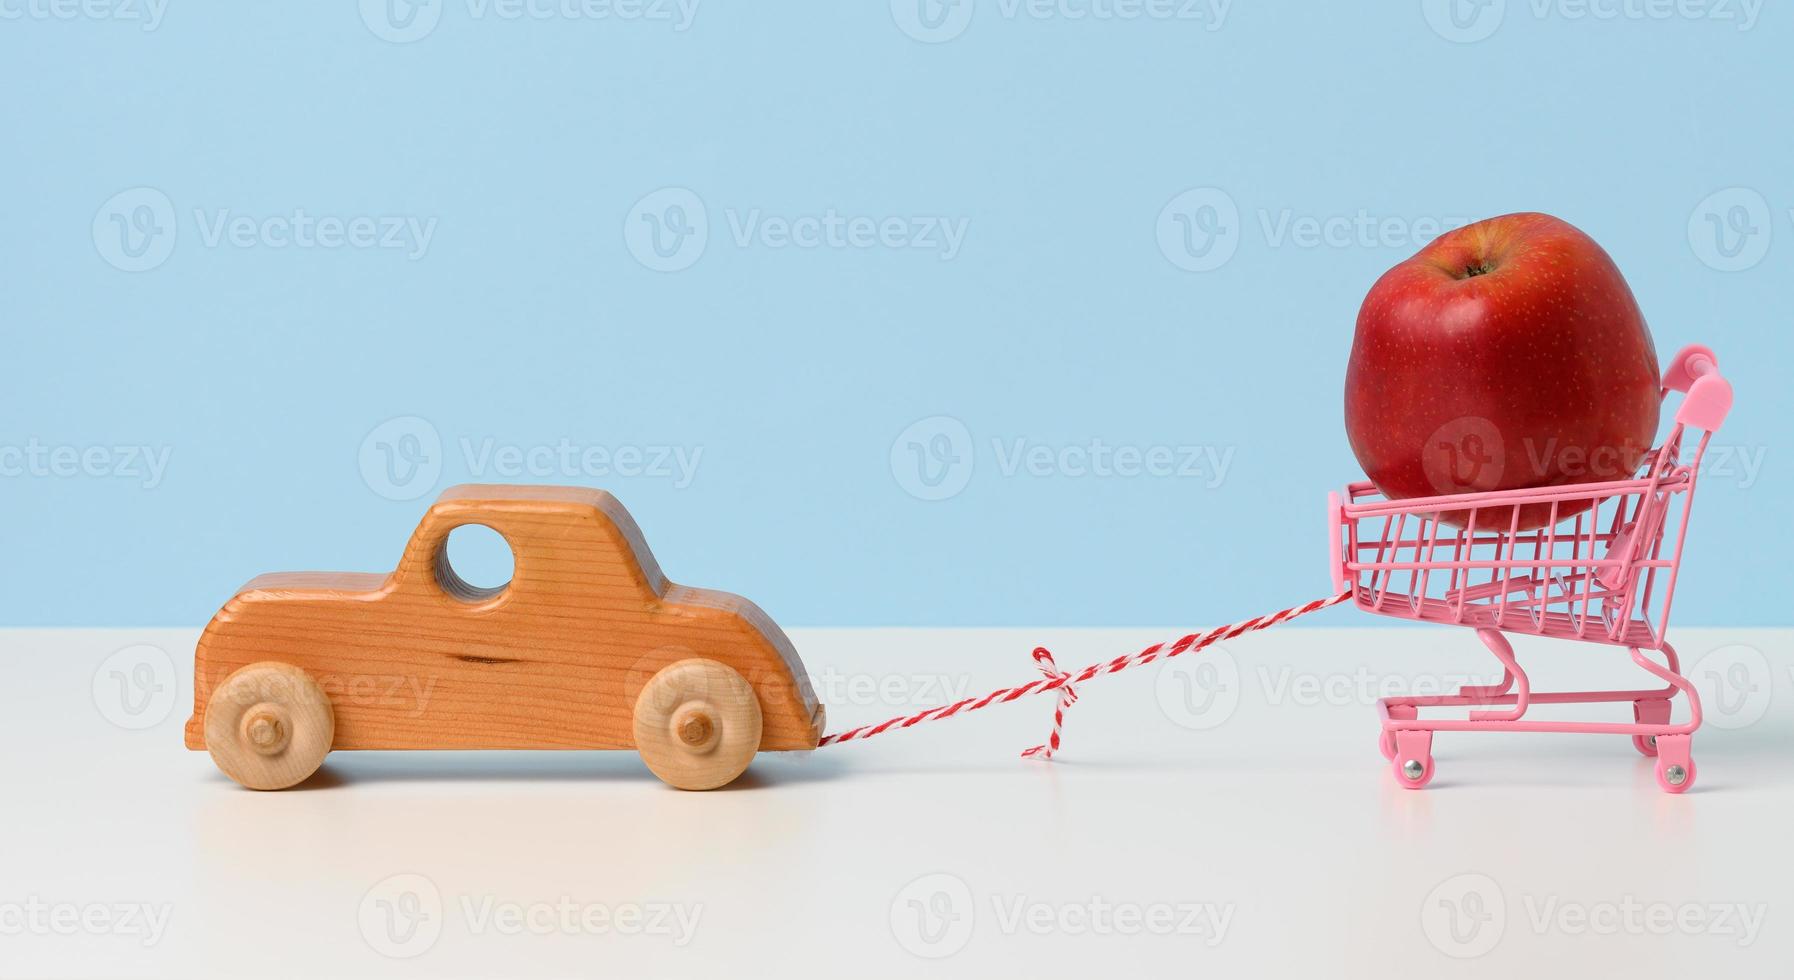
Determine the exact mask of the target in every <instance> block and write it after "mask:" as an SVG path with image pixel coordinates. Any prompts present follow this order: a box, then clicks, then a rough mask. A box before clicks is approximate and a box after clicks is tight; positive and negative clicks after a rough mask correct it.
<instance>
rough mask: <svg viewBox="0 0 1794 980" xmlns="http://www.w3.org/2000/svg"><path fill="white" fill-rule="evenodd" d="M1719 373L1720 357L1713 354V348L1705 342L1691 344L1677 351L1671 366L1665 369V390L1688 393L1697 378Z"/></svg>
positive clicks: (1670, 363)
mask: <svg viewBox="0 0 1794 980" xmlns="http://www.w3.org/2000/svg"><path fill="white" fill-rule="evenodd" d="M1718 373H1719V358H1718V357H1716V356H1715V355H1714V354H1713V349H1712V348H1711V347H1708V346H1706V345H1704V344H1689V345H1688V346H1687V347H1684V348H1682V349H1681V350H1679V351H1677V352H1676V356H1675V357H1674V358H1672V359H1671V360H1670V362H1669V367H1666V368H1664V369H1663V390H1664V391H1680V392H1683V393H1684V394H1686V393H1687V391H1688V389H1689V388H1691V387H1693V386H1694V380H1695V379H1696V378H1700V377H1705V376H1706V375H1709V374H1718Z"/></svg>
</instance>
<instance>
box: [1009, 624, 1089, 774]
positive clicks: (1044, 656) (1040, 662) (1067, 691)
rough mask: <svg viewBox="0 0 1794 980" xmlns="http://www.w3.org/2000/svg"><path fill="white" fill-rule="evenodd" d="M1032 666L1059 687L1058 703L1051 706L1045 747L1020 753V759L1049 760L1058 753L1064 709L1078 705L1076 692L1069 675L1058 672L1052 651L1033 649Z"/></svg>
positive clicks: (1040, 746)
mask: <svg viewBox="0 0 1794 980" xmlns="http://www.w3.org/2000/svg"><path fill="white" fill-rule="evenodd" d="M1034 665H1035V666H1036V667H1039V668H1040V672H1041V673H1043V674H1045V675H1046V676H1047V680H1048V681H1049V682H1050V683H1056V684H1058V685H1059V701H1058V703H1057V704H1055V705H1054V706H1053V732H1052V734H1051V735H1049V736H1047V740H1046V744H1045V745H1036V746H1034V747H1033V748H1031V749H1027V750H1024V751H1023V752H1022V758H1024V759H1029V758H1034V757H1037V756H1038V757H1039V758H1041V759H1051V758H1052V757H1053V753H1054V752H1057V751H1059V731H1060V729H1062V728H1064V727H1065V709H1066V708H1069V707H1071V706H1072V705H1074V704H1077V703H1078V692H1077V690H1076V689H1075V688H1073V687H1072V686H1071V683H1070V681H1071V675H1070V674H1068V673H1066V672H1064V671H1062V670H1060V669H1059V664H1058V663H1057V662H1055V661H1054V660H1053V651H1051V650H1048V649H1047V648H1046V647H1035V648H1034Z"/></svg>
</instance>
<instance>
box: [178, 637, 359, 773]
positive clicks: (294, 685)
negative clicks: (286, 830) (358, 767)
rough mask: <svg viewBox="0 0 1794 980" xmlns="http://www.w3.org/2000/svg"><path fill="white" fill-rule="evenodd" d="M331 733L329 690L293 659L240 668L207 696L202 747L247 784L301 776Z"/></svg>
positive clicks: (311, 768)
mask: <svg viewBox="0 0 1794 980" xmlns="http://www.w3.org/2000/svg"><path fill="white" fill-rule="evenodd" d="M335 738H336V711H335V710H334V709H333V708H331V706H330V697H329V695H327V694H325V693H324V689H323V688H322V687H319V686H318V682H317V681H315V680H313V679H312V678H311V675H310V674H307V673H306V672H305V671H303V670H300V669H299V668H298V667H295V666H293V665H292V664H283V663H277V662H274V661H271V660H270V661H263V662H261V663H254V664H250V665H248V666H247V667H243V668H240V669H238V670H237V671H235V672H234V673H232V674H231V675H230V676H229V677H226V678H225V679H224V683H222V684H219V685H218V687H217V689H216V690H214V691H213V692H212V697H211V699H210V700H208V701H207V702H206V750H207V751H209V752H211V753H212V761H213V762H215V763H217V765H218V768H219V769H220V770H222V771H223V772H224V774H225V775H226V776H229V777H230V778H232V779H234V780H236V781H237V782H239V783H242V784H243V785H244V786H247V787H249V788H250V789H286V788H287V787H289V786H294V785H297V784H299V783H302V782H304V781H305V780H306V778H307V777H309V776H310V775H311V774H312V773H314V772H317V771H318V766H320V765H322V764H323V763H324V756H325V755H327V754H328V753H329V752H330V744H331V742H332V741H333V740H334V739H335Z"/></svg>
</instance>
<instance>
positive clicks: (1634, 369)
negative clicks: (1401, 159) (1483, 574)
mask: <svg viewBox="0 0 1794 980" xmlns="http://www.w3.org/2000/svg"><path fill="white" fill-rule="evenodd" d="M1658 383H1659V377H1658V373H1657V352H1656V349H1655V346H1654V345H1653V344H1652V343H1651V333H1650V331H1649V330H1648V329H1647V328H1646V327H1645V322H1644V316H1643V315H1642V314H1640V313H1639V311H1638V301H1637V300H1635V299H1633V298H1632V290H1631V289H1630V288H1629V287H1627V285H1626V280H1625V279H1623V278H1621V276H1620V270H1619V269H1618V268H1617V267H1615V266H1614V264H1613V259H1611V258H1610V257H1608V255H1607V252H1606V251H1604V250H1603V249H1602V248H1601V246H1599V245H1597V244H1595V242H1594V239H1592V238H1589V237H1588V236H1587V235H1585V234H1583V233H1582V232H1581V231H1578V230H1577V229H1576V228H1574V227H1572V226H1571V225H1570V224H1569V223H1568V222H1565V221H1563V220H1561V219H1558V218H1554V217H1552V216H1550V215H1548V214H1531V213H1526V214H1507V215H1502V216H1501V217H1498V218H1490V219H1488V220H1487V221H1479V222H1477V223H1476V224H1473V225H1466V226H1465V227H1462V228H1458V229H1455V230H1453V231H1448V232H1446V233H1445V234H1443V235H1440V236H1439V237H1438V238H1436V239H1434V240H1433V242H1432V243H1431V244H1429V245H1427V246H1426V247H1425V248H1423V249H1421V250H1420V251H1419V252H1418V253H1416V254H1415V255H1414V257H1413V258H1410V259H1408V260H1407V261H1406V262H1403V263H1401V264H1400V265H1398V266H1396V267H1395V268H1393V269H1390V270H1389V271H1388V272H1385V273H1383V276H1382V278H1380V279H1378V280H1377V283H1376V285H1374V286H1372V287H1371V289H1370V294H1369V295H1367V296H1365V297H1364V306H1363V307H1362V308H1360V309H1359V311H1358V332H1357V335H1356V336H1355V337H1354V338H1353V340H1352V360H1351V364H1350V366H1349V367H1347V369H1346V390H1345V424H1346V435H1347V436H1348V437H1349V438H1350V439H1351V442H1352V452H1353V453H1354V454H1356V455H1357V457H1358V462H1359V463H1360V464H1361V465H1362V466H1363V467H1364V474H1365V476H1367V477H1368V478H1369V479H1370V481H1371V482H1372V483H1374V484H1376V486H1377V489H1378V490H1380V491H1382V492H1383V494H1384V495H1385V496H1388V497H1390V498H1392V499H1393V498H1402V497H1424V496H1432V495H1434V494H1454V493H1470V492H1477V491H1484V490H1511V489H1515V488H1521V487H1548V486H1562V485H1566V484H1575V483H1588V482H1595V481H1600V480H1621V479H1626V478H1628V477H1630V476H1632V475H1633V474H1634V471H1635V470H1636V469H1637V467H1638V465H1639V462H1640V459H1641V458H1642V457H1643V456H1644V454H1645V452H1646V451H1647V450H1649V449H1650V447H1651V439H1652V436H1653V435H1654V434H1655V433H1656V431H1657V411H1658ZM1550 506H1551V505H1550V504H1528V505H1525V506H1523V507H1521V508H1520V515H1519V517H1520V520H1519V524H1518V526H1519V527H1520V528H1521V529H1527V528H1535V527H1540V526H1542V525H1544V524H1546V523H1548V522H1549V521H1550V519H1551V511H1550ZM1586 509H1588V505H1587V504H1582V505H1579V506H1577V505H1569V504H1560V505H1559V507H1558V511H1557V516H1558V517H1559V518H1560V519H1561V518H1566V517H1571V516H1574V515H1575V514H1577V513H1579V512H1581V511H1583V510H1586ZM1440 517H1441V519H1442V520H1445V521H1446V522H1448V523H1451V524H1454V525H1457V526H1460V527H1461V526H1463V525H1464V524H1465V523H1466V521H1467V520H1468V518H1469V514H1468V512H1467V511H1452V512H1447V513H1444V514H1441V515H1440ZM1512 517H1513V512H1512V510H1511V508H1483V509H1481V510H1479V512H1478V515H1477V519H1476V520H1477V526H1478V527H1479V528H1487V529H1490V530H1495V529H1497V528H1499V529H1501V530H1506V529H1507V527H1508V526H1510V520H1511V519H1512Z"/></svg>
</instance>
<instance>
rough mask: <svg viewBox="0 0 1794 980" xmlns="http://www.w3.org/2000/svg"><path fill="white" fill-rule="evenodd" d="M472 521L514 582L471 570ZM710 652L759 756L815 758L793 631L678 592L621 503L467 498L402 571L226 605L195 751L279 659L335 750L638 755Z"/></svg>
mask: <svg viewBox="0 0 1794 980" xmlns="http://www.w3.org/2000/svg"><path fill="white" fill-rule="evenodd" d="M465 524H483V525H486V526H488V527H490V528H492V529H493V530H495V531H497V532H498V533H499V534H501V535H503V536H504V538H505V540H506V542H507V543H508V544H509V545H510V546H511V550H512V554H513V558H514V563H515V567H514V571H513V574H512V578H511V581H510V583H509V584H507V585H505V586H504V587H502V588H499V589H491V590H482V589H477V588H473V587H471V586H469V585H467V584H466V583H465V582H463V581H462V580H461V579H460V578H459V577H458V576H456V575H455V573H454V570H453V568H452V566H451V565H450V564H449V562H448V560H447V557H446V547H447V541H448V535H449V532H450V531H452V530H453V529H454V528H456V527H459V526H462V525H465ZM693 657H697V658H705V659H708V660H714V661H717V662H720V663H722V664H725V665H727V666H728V667H730V668H733V669H734V670H735V671H736V672H737V673H739V674H740V675H741V677H743V678H745V679H746V680H747V681H748V682H749V684H751V685H752V688H753V692H754V695H755V697H756V698H757V700H758V701H759V704H760V711H761V714H762V716H763V719H764V721H763V726H762V729H761V737H760V741H759V749H760V750H762V751H777V750H792V749H811V748H815V746H816V743H817V739H818V738H819V737H820V736H821V733H822V724H823V718H822V710H821V708H820V707H819V706H818V704H817V701H816V697H815V694H814V693H813V691H812V690H811V687H810V681H809V677H808V676H807V675H806V674H805V672H804V668H803V665H802V663H801V662H800V661H799V660H798V657H797V654H796V651H795V650H794V649H793V648H792V645H791V642H790V641H789V640H788V639H787V638H786V637H785V634H784V633H783V632H782V631H781V630H780V629H779V628H778V626H777V625H775V624H774V623H773V622H772V620H771V619H769V618H768V617H767V616H766V614H765V613H763V612H761V611H760V609H759V608H758V607H756V606H755V605H754V604H753V603H751V602H749V601H748V600H746V599H743V598H741V597H739V596H735V595H730V594H727V593H723V592H714V591H710V590H706V589H694V588H688V587H686V586H682V585H675V584H672V583H670V582H668V581H667V580H666V577H665V576H664V575H663V574H661V571H660V566H659V565H658V563H656V561H655V560H654V556H653V554H652V553H650V552H649V550H648V546H647V544H646V542H645V541H644V540H643V538H642V535H641V531H640V530H639V529H638V528H637V527H636V524H635V521H634V520H633V519H632V518H631V517H630V516H629V514H628V512H627V511H625V510H624V509H623V507H622V505H621V504H619V503H618V502H617V500H616V499H615V498H614V497H612V496H611V495H610V494H608V493H605V492H603V491H601V490H590V489H583V488H569V487H528V486H459V487H453V488H450V489H449V490H447V491H445V492H444V493H443V494H442V496H441V497H440V498H439V499H438V500H437V501H436V502H435V504H433V505H432V506H431V507H430V509H429V511H428V513H427V514H425V516H424V518H423V520H422V521H421V522H420V523H419V525H418V527H417V530H416V532H415V533H414V534H413V535H412V537H411V540H410V543H409V544H408V545H407V546H406V548H405V552H404V556H403V557H402V559H401V560H400V562H399V566H398V568H397V569H396V570H395V571H393V572H392V573H391V574H388V575H380V574H360V573H309V572H307V573H283V574H275V575H264V576H261V577H259V578H256V579H254V580H252V581H251V582H249V584H248V585H246V586H244V587H243V589H242V590H240V591H239V592H238V593H237V594H236V595H235V596H234V597H233V598H232V599H231V600H230V601H229V602H227V603H225V605H224V608H223V609H221V610H220V611H219V612H218V614H217V616H215V617H214V618H213V619H212V621H211V623H210V624H209V625H208V626H207V627H206V629H205V632H204V633H203V634H202V636H201V637H200V640H199V645H198V649H197V652H196V657H195V664H194V683H193V687H194V692H193V693H194V713H193V717H192V719H191V720H190V721H189V722H188V724H187V729H186V744H187V747H188V748H191V749H204V748H206V747H207V746H206V734H205V733H206V728H205V712H206V707H207V703H208V698H209V697H210V694H211V692H212V690H213V688H214V687H215V686H216V685H218V684H220V683H221V682H222V681H223V680H224V679H225V678H227V677H228V676H230V675H231V674H232V672H234V671H236V670H238V669H239V668H242V667H245V666H246V665H249V664H254V663H259V662H268V661H274V662H279V663H284V664H290V665H293V666H295V667H298V668H300V669H302V670H303V671H305V673H306V674H308V675H310V677H311V678H312V679H313V680H315V681H316V682H317V684H318V686H319V687H321V688H322V690H323V692H324V694H326V695H327V696H328V698H329V701H330V704H331V707H332V708H333V709H334V713H335V731H334V735H333V736H332V738H331V741H330V748H331V749H629V748H635V747H636V745H635V742H634V739H633V738H632V734H631V712H632V710H633V708H634V706H635V701H636V697H637V694H638V693H639V692H640V691H641V689H642V686H643V685H644V684H645V683H647V681H648V680H649V678H652V677H654V676H655V674H656V673H658V672H659V671H660V670H661V669H662V668H664V667H666V666H668V665H670V664H673V663H675V662H677V661H681V660H686V659H689V658H693Z"/></svg>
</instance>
